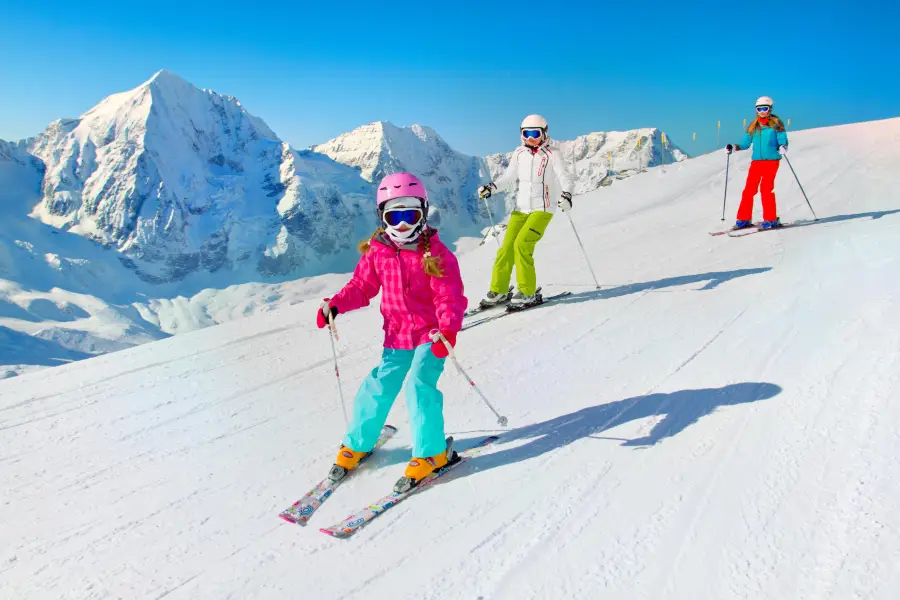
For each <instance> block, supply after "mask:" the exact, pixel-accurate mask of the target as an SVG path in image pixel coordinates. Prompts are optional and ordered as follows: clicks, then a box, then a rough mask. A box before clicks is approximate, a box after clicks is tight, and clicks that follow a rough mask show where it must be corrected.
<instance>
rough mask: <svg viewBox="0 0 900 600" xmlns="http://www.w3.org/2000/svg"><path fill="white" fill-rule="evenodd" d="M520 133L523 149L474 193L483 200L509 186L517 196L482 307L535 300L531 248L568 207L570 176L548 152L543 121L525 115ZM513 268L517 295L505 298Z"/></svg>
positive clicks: (558, 156)
mask: <svg viewBox="0 0 900 600" xmlns="http://www.w3.org/2000/svg"><path fill="white" fill-rule="evenodd" d="M520 131H521V135H522V145H521V146H519V148H517V149H516V151H515V152H514V153H513V155H512V158H511V159H510V161H509V167H508V168H507V169H506V172H505V173H503V176H502V177H500V179H498V180H497V181H494V182H491V183H489V184H487V185H485V186H482V187H480V188H479V189H478V193H479V195H480V196H481V197H482V198H489V197H490V196H491V194H492V193H493V192H495V191H498V190H502V191H509V190H510V189H511V188H513V187H515V195H516V196H515V199H516V205H515V208H514V209H513V212H512V214H511V215H510V217H509V226H508V227H507V229H506V236H505V237H504V238H503V245H502V246H501V247H500V249H499V250H498V251H497V258H496V260H495V261H494V271H493V274H492V276H491V289H490V291H489V292H488V294H487V296H486V297H485V298H484V299H483V300H482V301H481V305H482V306H495V305H498V304H503V303H505V302H510V304H511V305H512V306H515V307H521V306H524V305H528V304H532V303H535V302H539V301H540V298H538V297H537V296H536V294H535V291H536V289H537V276H536V275H535V272H534V247H535V245H536V244H537V243H538V241H539V240H540V239H541V238H542V237H543V236H544V232H545V231H546V230H547V225H549V224H550V220H551V219H552V218H553V213H554V212H555V211H556V207H557V206H559V208H561V209H562V210H563V212H565V211H567V210H569V209H570V208H572V191H573V187H574V186H573V181H572V177H571V175H570V174H569V173H568V171H566V166H565V162H564V161H563V158H562V154H561V153H560V151H559V150H555V149H551V148H549V147H548V144H547V141H548V139H549V138H548V136H547V121H546V120H545V119H544V117H542V116H540V115H528V116H527V117H525V120H524V121H522V125H521V127H520ZM554 190H556V191H554ZM513 264H515V267H516V283H517V284H518V291H517V292H516V294H515V295H514V296H513V297H512V299H510V297H509V291H508V290H509V280H510V278H511V277H512V269H513Z"/></svg>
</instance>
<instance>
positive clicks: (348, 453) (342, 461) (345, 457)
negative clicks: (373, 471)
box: [328, 446, 369, 483]
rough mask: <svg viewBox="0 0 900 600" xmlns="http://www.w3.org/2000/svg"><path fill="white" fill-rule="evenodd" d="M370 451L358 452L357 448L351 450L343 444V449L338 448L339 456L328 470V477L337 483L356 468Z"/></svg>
mask: <svg viewBox="0 0 900 600" xmlns="http://www.w3.org/2000/svg"><path fill="white" fill-rule="evenodd" d="M367 454H369V453H368V452H357V451H355V450H351V449H350V448H348V447H347V446H341V449H340V450H338V455H337V458H336V459H335V461H334V465H332V467H331V470H330V471H329V472H328V479H330V480H331V481H333V482H335V483H337V482H338V481H340V480H341V479H343V478H344V477H346V476H347V473H349V472H350V471H352V470H353V469H355V468H356V465H358V464H359V461H361V460H362V459H363V458H365V457H366V455H367Z"/></svg>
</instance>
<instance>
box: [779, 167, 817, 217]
mask: <svg viewBox="0 0 900 600" xmlns="http://www.w3.org/2000/svg"><path fill="white" fill-rule="evenodd" d="M784 160H786V161H787V164H788V166H789V167H790V168H791V173H793V174H794V179H796V180H797V185H799V186H800V191H801V192H803V197H804V198H806V204H807V205H809V210H810V211H812V214H813V219H814V220H816V221H818V220H819V217H817V216H816V211H814V210H813V207H812V204H810V202H809V197H808V196H807V195H806V191H805V190H804V189H803V185H802V184H801V183H800V179H799V178H798V177H797V171H795V170H794V165H792V164H791V159H789V158H788V156H787V152H785V153H784Z"/></svg>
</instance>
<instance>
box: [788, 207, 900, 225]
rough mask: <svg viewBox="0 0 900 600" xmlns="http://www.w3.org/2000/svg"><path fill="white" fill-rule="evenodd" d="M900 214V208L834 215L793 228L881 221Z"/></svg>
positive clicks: (800, 223)
mask: <svg viewBox="0 0 900 600" xmlns="http://www.w3.org/2000/svg"><path fill="white" fill-rule="evenodd" d="M898 213H900V208H898V209H894V210H879V211H873V212H865V213H855V214H852V215H834V216H832V217H823V218H821V219H819V220H818V221H802V222H799V223H794V224H792V225H791V227H792V228H793V227H808V226H809V225H822V224H825V223H840V222H842V221H852V220H855V219H871V220H873V221H874V220H875V219H880V218H881V217H887V216H890V215H896V214H898Z"/></svg>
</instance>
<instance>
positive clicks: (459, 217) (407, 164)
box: [313, 121, 488, 233]
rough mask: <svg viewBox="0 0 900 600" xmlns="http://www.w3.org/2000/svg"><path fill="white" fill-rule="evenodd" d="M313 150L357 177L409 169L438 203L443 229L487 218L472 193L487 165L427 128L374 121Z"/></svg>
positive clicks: (371, 178) (436, 220) (371, 177)
mask: <svg viewBox="0 0 900 600" xmlns="http://www.w3.org/2000/svg"><path fill="white" fill-rule="evenodd" d="M313 150H314V151H315V152H320V153H322V154H324V155H326V156H329V157H331V158H332V159H334V160H335V161H337V162H339V163H342V164H345V165H347V166H350V167H353V168H356V169H359V172H360V176H361V177H362V178H363V179H365V180H366V181H369V182H373V183H374V182H377V181H378V180H380V179H381V178H382V177H384V176H385V175H389V174H391V173H398V172H402V171H408V172H410V173H415V174H416V175H418V176H419V177H421V178H422V180H423V181H424V182H425V185H426V187H427V189H428V194H429V198H431V199H432V204H433V205H435V206H437V207H438V210H436V211H435V212H434V213H433V214H434V220H433V223H434V224H435V225H439V226H440V227H442V228H444V229H445V230H447V229H449V230H450V231H452V232H454V233H461V232H463V231H464V230H466V229H471V228H473V227H477V226H479V225H482V224H483V222H487V217H486V215H483V214H482V213H481V210H482V209H481V208H480V206H479V204H478V202H477V199H476V195H475V190H476V189H477V187H478V186H479V185H480V184H482V183H486V182H487V177H488V169H487V165H486V164H485V162H484V160H483V159H481V158H478V157H475V156H467V155H465V154H462V153H460V152H457V151H456V150H454V149H453V148H451V147H450V146H449V145H448V144H447V142H445V141H444V140H443V139H442V138H441V136H439V135H438V134H437V133H436V132H435V131H434V130H433V129H431V128H430V127H426V126H424V125H411V126H408V127H398V126H397V125H394V124H393V123H391V122H390V121H376V122H375V123H369V124H368V125H363V126H362V127H357V128H356V129H354V130H353V131H350V132H348V133H344V134H342V135H340V136H338V137H336V138H334V139H333V140H330V141H328V142H325V143H324V144H321V145H319V146H314V147H313ZM438 215H440V216H439V217H438Z"/></svg>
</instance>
